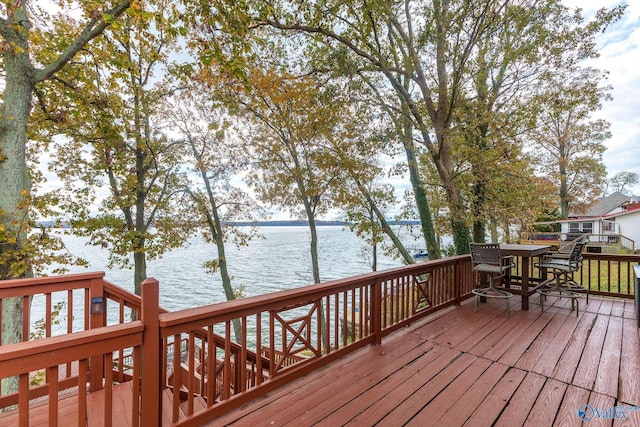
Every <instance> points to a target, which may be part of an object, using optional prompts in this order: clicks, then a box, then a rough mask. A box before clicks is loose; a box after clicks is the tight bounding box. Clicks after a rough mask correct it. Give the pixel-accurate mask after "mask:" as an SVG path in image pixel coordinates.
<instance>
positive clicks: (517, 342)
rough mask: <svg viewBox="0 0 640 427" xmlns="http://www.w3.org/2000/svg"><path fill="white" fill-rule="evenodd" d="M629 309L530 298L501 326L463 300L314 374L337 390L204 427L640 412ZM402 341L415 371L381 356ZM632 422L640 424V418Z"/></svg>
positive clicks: (635, 338)
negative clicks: (585, 409) (407, 343)
mask: <svg viewBox="0 0 640 427" xmlns="http://www.w3.org/2000/svg"><path fill="white" fill-rule="evenodd" d="M629 304H630V303H629V302H628V301H622V300H603V299H602V298H599V297H597V296H593V295H590V297H589V304H586V299H585V298H581V300H580V311H579V312H578V316H576V312H575V311H572V310H571V303H570V301H568V300H567V299H563V300H560V299H554V298H548V300H547V302H546V303H545V311H544V312H542V311H541V310H540V306H539V305H538V304H537V300H536V298H535V297H534V298H532V304H531V309H530V310H529V311H521V310H512V313H511V317H510V318H507V316H506V313H505V310H504V304H503V303H502V302H501V301H500V302H495V301H489V302H487V303H485V304H480V309H479V310H478V312H475V311H474V307H473V301H472V300H469V301H467V302H465V304H463V305H462V306H461V307H458V308H455V309H452V310H450V311H449V312H447V313H446V314H444V315H438V316H434V317H432V318H428V319H425V320H423V321H420V322H416V323H415V324H413V325H411V326H409V328H405V329H403V330H402V331H399V332H398V333H396V334H394V335H391V336H389V337H386V338H385V339H384V340H383V344H382V345H380V346H371V347H366V348H363V349H361V350H358V352H357V353H356V355H355V356H354V355H351V356H349V357H348V358H345V360H344V361H343V360H338V361H336V362H333V363H331V364H330V365H328V366H326V367H324V368H323V369H322V370H321V371H334V370H335V371H337V372H340V379H339V380H336V378H333V379H332V376H330V375H328V374H327V373H326V372H316V373H311V374H309V375H307V376H305V377H303V378H301V379H300V380H296V381H294V382H292V383H291V384H288V385H286V386H284V387H282V388H281V389H278V390H276V391H274V392H272V393H270V395H269V396H268V397H265V398H261V399H257V400H255V401H253V402H251V403H249V404H247V405H245V406H244V407H242V408H239V409H236V410H234V411H232V412H230V413H228V414H225V415H223V416H222V417H220V418H218V419H217V420H216V421H215V422H212V423H211V424H210V425H211V426H214V425H215V426H219V425H231V426H241V425H291V426H294V425H295V426H311V425H314V426H339V425H349V426H364V425H366V426H373V425H379V426H388V425H391V426H395V425H416V426H431V425H433V426H436V425H451V426H457V425H468V426H485V425H486V426H491V425H495V426H523V425H531V426H533V425H536V426H537V425H563V426H564V425H567V426H572V425H580V424H581V420H580V419H579V417H578V409H579V408H580V407H581V406H583V405H586V404H589V405H591V407H592V408H597V409H598V410H600V411H603V410H606V409H608V408H613V407H615V406H616V405H626V406H640V335H639V334H638V329H637V327H636V323H635V322H636V320H635V315H634V314H633V311H632V310H631V309H630V308H629ZM514 305H515V304H514ZM632 305H633V304H632V303H631V306H632ZM409 337H413V339H416V337H417V338H418V341H419V342H418V343H417V348H414V350H413V351H414V353H412V355H411V356H410V357H409V359H412V361H411V362H410V363H408V364H407V362H406V359H403V358H397V360H396V358H394V357H387V358H384V357H382V356H381V354H380V353H386V352H387V351H388V350H387V349H388V348H396V347H398V346H400V345H401V342H402V341H403V340H406V339H410V338H409ZM420 348H422V349H423V350H422V353H421V352H420V351H419V349H420ZM389 354H391V353H389ZM415 354H418V355H419V356H418V357H417V358H414V357H413V356H414V355H415ZM372 366H373V368H372ZM345 367H347V369H345ZM376 370H381V371H382V374H380V375H376V374H375V373H374V372H376ZM324 389H326V390H329V391H327V392H319V390H324ZM312 390H313V391H312ZM306 393H309V395H308V397H306V398H305V397H304V396H305V394H306ZM282 411H285V413H286V418H279V415H278V414H279V412H282ZM628 417H629V418H628V420H627V423H629V419H631V420H632V421H631V423H630V424H629V425H635V424H640V412H631V413H630V414H629V415H628ZM594 425H595V424H594ZM597 425H598V426H600V425H614V424H613V421H612V420H604V419H600V420H598V422H597Z"/></svg>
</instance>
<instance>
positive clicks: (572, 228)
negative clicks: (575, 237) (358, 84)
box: [569, 222, 580, 233]
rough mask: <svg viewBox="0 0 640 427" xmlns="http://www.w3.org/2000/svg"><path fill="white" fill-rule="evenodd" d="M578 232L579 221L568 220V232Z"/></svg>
mask: <svg viewBox="0 0 640 427" xmlns="http://www.w3.org/2000/svg"><path fill="white" fill-rule="evenodd" d="M579 232H580V223H579V222H570V223H569V233H579Z"/></svg>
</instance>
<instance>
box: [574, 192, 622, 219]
mask: <svg viewBox="0 0 640 427" xmlns="http://www.w3.org/2000/svg"><path fill="white" fill-rule="evenodd" d="M629 200H631V197H630V196H627V195H626V194H622V193H620V192H615V193H613V194H610V195H608V196H606V197H600V198H599V199H598V200H597V201H596V204H595V205H593V206H592V207H591V209H590V210H589V211H588V212H587V213H586V214H583V215H580V214H575V213H569V218H594V217H595V218H599V217H603V216H605V215H607V214H608V213H610V212H611V211H612V210H614V209H615V208H617V207H620V206H621V205H623V204H624V203H626V202H628V201H629Z"/></svg>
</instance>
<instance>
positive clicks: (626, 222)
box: [558, 192, 640, 250]
mask: <svg viewBox="0 0 640 427" xmlns="http://www.w3.org/2000/svg"><path fill="white" fill-rule="evenodd" d="M558 222H559V223H560V224H561V226H562V228H561V233H562V235H564V236H566V239H567V240H572V239H573V238H575V237H576V236H577V235H579V234H582V233H588V234H590V235H591V237H590V242H591V243H592V244H595V245H598V244H600V245H607V244H611V245H622V246H624V247H626V248H628V249H631V250H635V249H637V248H638V245H637V244H636V242H640V199H639V198H638V197H633V196H627V195H626V194H622V193H619V192H616V193H613V194H611V195H609V196H606V197H601V198H600V199H598V201H597V202H596V204H595V205H594V206H593V207H592V208H591V209H590V210H589V211H588V212H587V213H585V214H573V213H569V217H568V218H567V219H566V220H561V221H558ZM593 247H594V245H592V248H593Z"/></svg>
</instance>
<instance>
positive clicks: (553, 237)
mask: <svg viewBox="0 0 640 427" xmlns="http://www.w3.org/2000/svg"><path fill="white" fill-rule="evenodd" d="M581 235H582V233H560V232H557V233H556V232H523V233H522V234H521V235H520V240H521V242H522V243H533V244H541V245H544V244H550V245H558V244H560V243H561V242H569V241H571V240H573V239H576V238H577V237H580V236H581ZM589 244H591V245H592V246H595V247H597V246H611V247H621V248H625V249H626V250H628V251H629V252H635V250H636V242H635V241H634V240H632V239H630V238H628V237H627V236H624V235H622V234H613V233H610V234H591V233H589Z"/></svg>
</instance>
